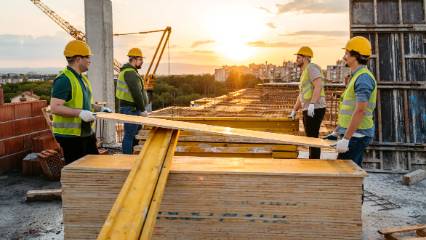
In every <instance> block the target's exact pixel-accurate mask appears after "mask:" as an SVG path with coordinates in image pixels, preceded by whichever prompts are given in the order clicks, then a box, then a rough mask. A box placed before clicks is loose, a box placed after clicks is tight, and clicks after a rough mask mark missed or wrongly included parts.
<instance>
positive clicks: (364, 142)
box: [337, 136, 372, 167]
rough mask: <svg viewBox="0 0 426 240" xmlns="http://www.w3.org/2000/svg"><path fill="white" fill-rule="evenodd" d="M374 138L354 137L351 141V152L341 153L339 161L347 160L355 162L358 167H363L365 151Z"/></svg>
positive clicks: (338, 157)
mask: <svg viewBox="0 0 426 240" xmlns="http://www.w3.org/2000/svg"><path fill="white" fill-rule="evenodd" d="M371 140H372V138H371V137H368V136H365V137H360V138H356V137H352V138H351V139H350V140H349V151H347V152H345V153H339V155H338V156H337V159H347V160H352V161H354V162H355V163H356V164H357V165H358V166H360V167H362V166H361V165H362V160H363V156H364V151H365V149H366V148H367V146H368V145H369V144H370V142H371Z"/></svg>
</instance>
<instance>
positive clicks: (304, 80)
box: [299, 63, 325, 103]
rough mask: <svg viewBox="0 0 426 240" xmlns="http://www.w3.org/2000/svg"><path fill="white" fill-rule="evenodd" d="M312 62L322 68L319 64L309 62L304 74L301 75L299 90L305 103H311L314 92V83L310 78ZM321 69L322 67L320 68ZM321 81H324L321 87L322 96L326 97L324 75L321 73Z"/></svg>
mask: <svg viewBox="0 0 426 240" xmlns="http://www.w3.org/2000/svg"><path fill="white" fill-rule="evenodd" d="M311 64H312V66H313V67H316V68H320V67H319V66H317V65H315V64H313V63H309V64H308V66H306V68H305V69H304V70H303V72H302V75H301V76H300V83H299V90H300V93H301V96H302V99H301V100H302V102H303V103H309V102H310V101H311V98H312V94H313V93H314V85H313V84H312V82H311V79H310V78H309V70H308V69H309V67H310V65H311ZM320 69H321V68H320ZM321 81H322V88H321V97H325V92H324V77H323V75H322V73H321Z"/></svg>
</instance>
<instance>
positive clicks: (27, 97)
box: [10, 91, 40, 103]
mask: <svg viewBox="0 0 426 240" xmlns="http://www.w3.org/2000/svg"><path fill="white" fill-rule="evenodd" d="M37 100H40V97H39V96H37V95H35V94H34V93H33V92H32V91H25V92H23V93H21V94H19V95H17V96H15V97H13V98H12V99H11V100H10V102H12V103H16V102H31V101H37Z"/></svg>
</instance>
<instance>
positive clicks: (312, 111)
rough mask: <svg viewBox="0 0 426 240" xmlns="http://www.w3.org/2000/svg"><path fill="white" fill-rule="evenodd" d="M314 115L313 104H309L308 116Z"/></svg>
mask: <svg viewBox="0 0 426 240" xmlns="http://www.w3.org/2000/svg"><path fill="white" fill-rule="evenodd" d="M314 115H315V104H313V103H310V104H309V106H308V116H309V117H314Z"/></svg>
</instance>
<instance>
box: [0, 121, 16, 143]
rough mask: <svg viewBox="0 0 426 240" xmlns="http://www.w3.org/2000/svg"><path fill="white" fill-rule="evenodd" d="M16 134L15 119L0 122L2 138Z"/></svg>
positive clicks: (0, 137) (0, 135)
mask: <svg viewBox="0 0 426 240" xmlns="http://www.w3.org/2000/svg"><path fill="white" fill-rule="evenodd" d="M15 135H16V134H15V122H14V121H9V122H4V123H0V139H5V138H10V137H13V136H15Z"/></svg>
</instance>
